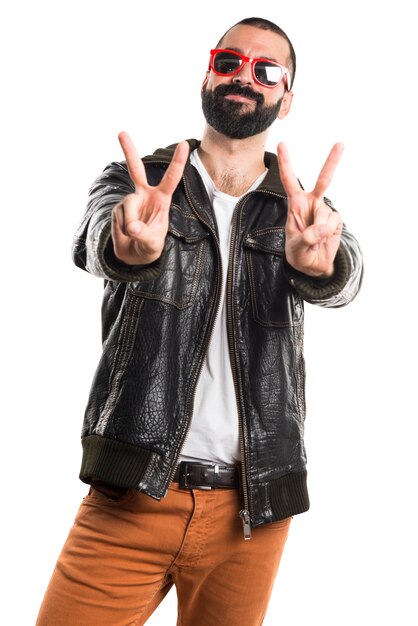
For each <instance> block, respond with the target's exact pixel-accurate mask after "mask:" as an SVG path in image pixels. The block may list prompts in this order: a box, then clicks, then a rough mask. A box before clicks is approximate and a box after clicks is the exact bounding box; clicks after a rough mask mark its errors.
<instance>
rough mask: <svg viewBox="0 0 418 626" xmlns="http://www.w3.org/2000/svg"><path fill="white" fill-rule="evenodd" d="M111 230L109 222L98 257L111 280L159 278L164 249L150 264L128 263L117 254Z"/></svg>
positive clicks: (132, 280)
mask: <svg viewBox="0 0 418 626" xmlns="http://www.w3.org/2000/svg"><path fill="white" fill-rule="evenodd" d="M111 231H112V229H111V225H110V222H109V223H107V224H105V226H104V227H103V230H102V232H101V233H100V240H99V243H98V245H97V258H98V262H99V265H100V266H101V267H102V270H103V272H104V274H105V275H106V276H107V277H108V278H109V279H110V280H116V281H118V282H135V281H139V282H148V281H150V280H154V279H155V278H157V276H158V274H159V273H160V271H161V269H162V267H163V259H164V251H163V253H162V254H161V256H160V257H159V258H158V259H156V261H154V262H153V263H149V264H148V265H127V264H126V263H123V262H122V261H119V259H117V258H116V256H115V253H114V250H113V244H112V240H111Z"/></svg>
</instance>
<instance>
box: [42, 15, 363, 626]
mask: <svg viewBox="0 0 418 626" xmlns="http://www.w3.org/2000/svg"><path fill="white" fill-rule="evenodd" d="M295 67H296V60H295V54H294V51H293V47H292V45H291V43H290V41H289V39H288V37H287V35H286V34H285V33H284V32H283V31H282V30H281V29H280V28H278V27H277V26H276V25H275V24H272V23H271V22H269V21H266V20H263V19H260V18H249V19H247V20H243V21H241V22H239V23H238V24H236V25H235V26H233V27H232V28H231V29H230V30H228V31H227V33H226V34H225V35H224V36H223V37H222V39H221V40H220V42H219V43H218V45H217V47H216V49H214V50H212V51H211V53H210V64H209V69H208V71H207V74H206V78H205V82H204V85H203V87H202V105H203V111H204V115H205V117H206V121H207V124H206V127H205V130H204V133H203V138H202V141H201V142H198V141H196V140H190V141H187V142H186V141H184V142H181V143H179V144H178V145H177V146H176V147H175V146H170V147H169V148H166V149H163V150H157V151H156V152H155V153H154V154H153V155H151V156H149V157H146V158H145V159H144V160H143V162H142V161H141V159H140V158H139V156H138V154H137V152H136V149H135V147H134V145H133V143H132V141H131V139H130V137H129V136H128V135H127V134H126V133H121V134H120V136H119V140H120V143H121V146H122V149H123V152H124V154H125V157H126V163H112V164H111V165H110V166H109V167H108V168H106V170H105V171H104V173H103V174H102V176H100V177H99V179H98V180H97V181H96V183H95V185H94V186H93V188H92V190H91V194H90V200H89V205H88V209H87V213H86V216H85V219H84V221H83V223H82V225H81V226H80V229H79V231H78V233H77V236H76V240H75V244H74V259H75V263H76V264H77V265H78V266H80V267H82V268H83V269H86V270H88V271H89V272H91V273H93V274H96V275H98V276H101V277H102V278H104V279H105V281H106V283H105V295H104V301H103V356H102V358H101V361H100V363H99V366H98V369H97V372H96V376H95V379H94V382H93V385H92V390H91V394H90V398H89V401H88V405H87V409H86V415H85V421H84V426H83V432H82V442H83V460H82V467H81V472H80V478H81V480H83V481H84V482H86V483H90V484H91V488H90V492H89V494H88V495H87V496H86V498H85V499H84V501H83V503H82V505H81V507H80V510H79V512H78V515H77V518H76V521H75V525H74V527H73V528H72V530H71V532H70V535H69V537H68V540H67V542H66V544H65V546H64V549H63V551H62V553H61V555H60V557H59V560H58V563H57V567H56V569H55V571H54V574H53V577H52V580H51V583H50V585H49V588H48V590H47V593H46V596H45V599H44V603H43V606H42V607H41V611H40V614H39V617H38V622H37V623H38V624H40V625H44V624H51V625H54V626H56V625H64V624H68V625H70V624H71V625H73V624H85V625H86V626H87V625H94V624H100V625H107V624H109V625H113V626H115V625H120V626H126V625H127V624H135V625H139V624H143V623H145V621H146V619H147V618H148V616H149V615H150V614H151V613H152V612H153V610H154V609H155V607H156V606H157V605H158V604H159V602H161V600H162V599H163V598H164V596H165V595H166V593H167V592H168V590H169V589H170V587H171V586H172V585H173V584H175V585H176V589H177V594H178V601H179V621H178V623H179V624H182V625H183V626H192V625H193V626H196V625H199V626H200V625H203V626H227V625H228V626H234V625H238V624H239V625H240V626H245V625H248V626H252V625H254V626H255V625H256V624H260V623H262V621H263V618H264V614H265V612H266V609H267V605H268V600H269V597H270V593H271V589H272V586H273V582H274V578H275V575H276V572H277V568H278V565H279V561H280V557H281V554H282V550H283V547H284V544H285V541H286V537H287V533H288V529H289V524H290V520H291V517H292V516H293V515H295V514H298V513H301V512H303V511H306V510H307V509H308V507H309V499H308V492H307V487H306V456H305V448H304V443H303V427H304V417H305V398H304V361H303V353H302V347H303V346H302V342H303V300H307V301H309V302H312V303H315V304H319V305H321V306H334V307H337V306H342V305H344V304H347V303H348V302H349V301H350V300H352V299H353V298H354V297H355V295H356V293H357V291H358V289H359V286H360V282H361V272H362V269H361V254H360V251H359V248H358V245H357V243H356V241H355V239H354V238H353V237H352V236H351V235H349V234H348V232H347V231H346V229H345V227H344V226H343V224H342V221H341V218H340V216H339V215H338V213H337V212H336V211H334V210H333V209H332V208H331V205H330V203H329V201H326V200H325V199H324V192H325V190H326V189H327V187H328V185H329V183H330V181H331V178H332V175H333V172H334V170H335V168H336V166H337V163H338V160H339V158H340V156H341V152H342V146H341V145H340V144H336V145H335V146H334V147H333V149H332V150H331V153H330V155H329V157H328V159H327V161H326V163H325V165H324V167H323V169H322V170H321V173H320V175H319V178H318V180H317V183H316V185H315V188H314V190H313V191H312V192H310V193H308V192H305V191H303V190H302V189H301V187H300V184H299V182H298V180H297V178H296V176H295V174H294V173H293V171H292V167H291V164H290V161H289V157H288V153H287V150H286V147H285V146H284V145H282V144H280V145H279V147H278V163H277V159H276V157H275V155H273V154H269V153H264V145H265V141H266V137H267V133H268V130H269V127H270V126H271V124H272V123H273V121H274V120H275V119H276V118H277V117H278V118H279V119H284V118H285V117H286V115H287V114H288V112H289V110H290V107H291V103H292V95H293V94H292V91H291V86H292V82H293V78H294V73H295ZM278 165H279V168H278ZM279 171H280V175H279ZM249 539H251V541H246V540H249Z"/></svg>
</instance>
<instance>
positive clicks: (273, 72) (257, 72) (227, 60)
mask: <svg viewBox="0 0 418 626" xmlns="http://www.w3.org/2000/svg"><path fill="white" fill-rule="evenodd" d="M244 63H250V65H251V71H252V75H253V78H254V80H255V82H256V83H258V84H259V85H262V86H263V87H269V88H270V89H272V88H273V87H277V85H278V84H279V83H280V81H281V80H284V81H285V83H286V89H289V70H288V69H287V67H284V66H283V65H280V63H276V62H275V61H270V60H269V59H252V58H250V57H246V56H244V55H243V54H240V53H239V52H236V51H235V50H223V49H220V48H217V49H215V50H211V51H210V61H209V69H211V70H213V72H215V74H218V76H234V74H238V72H239V71H240V70H241V69H242V66H243V65H244Z"/></svg>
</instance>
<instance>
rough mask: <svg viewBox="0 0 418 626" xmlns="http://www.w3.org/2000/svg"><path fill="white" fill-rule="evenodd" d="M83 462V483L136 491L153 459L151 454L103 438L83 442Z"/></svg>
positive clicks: (147, 451) (123, 443) (81, 475)
mask: <svg viewBox="0 0 418 626" xmlns="http://www.w3.org/2000/svg"><path fill="white" fill-rule="evenodd" d="M82 445H83V459H82V463H81V469H80V480H82V481H83V482H84V483H91V479H92V477H93V476H94V477H95V478H97V479H98V480H103V481H104V482H107V483H110V484H111V485H115V486H117V487H134V488H137V487H138V485H139V483H140V482H141V479H142V477H143V475H144V473H145V470H146V468H147V465H148V463H149V461H150V459H151V457H152V455H153V452H151V451H150V450H145V449H144V448H139V447H137V446H133V445H131V444H129V443H125V442H123V441H117V440H116V439H106V438H105V437H102V436H100V435H89V436H88V437H85V438H84V439H82Z"/></svg>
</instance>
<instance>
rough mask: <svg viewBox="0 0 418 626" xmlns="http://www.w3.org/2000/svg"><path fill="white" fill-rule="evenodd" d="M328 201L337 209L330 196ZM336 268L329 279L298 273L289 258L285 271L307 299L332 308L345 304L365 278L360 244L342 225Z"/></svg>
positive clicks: (354, 295) (350, 299)
mask: <svg viewBox="0 0 418 626" xmlns="http://www.w3.org/2000/svg"><path fill="white" fill-rule="evenodd" d="M325 201H326V202H327V204H328V205H329V206H330V207H331V208H332V209H333V210H335V209H334V207H333V206H332V203H331V202H330V201H329V200H328V199H325ZM334 267H335V271H334V274H333V275H332V276H331V277H330V278H326V279H323V278H313V277H311V276H307V275H306V274H303V273H302V272H298V271H297V270H295V269H294V268H293V267H292V266H291V265H289V263H288V262H287V260H286V258H285V259H284V262H283V271H284V274H285V276H286V278H287V280H288V281H289V283H290V284H291V285H292V287H293V288H294V289H296V291H297V292H298V293H299V295H300V296H301V297H302V298H303V299H304V300H306V301H307V302H310V303H311V304H318V305H319V306H323V307H329V308H337V307H341V306H345V305H346V304H348V303H349V302H351V301H352V300H354V298H355V297H356V295H357V293H358V292H359V290H360V287H361V282H362V279H363V256H362V253H361V250H360V246H359V244H358V242H357V240H356V239H355V237H353V235H351V234H350V233H349V232H348V231H347V229H346V227H345V226H343V230H342V234H341V243H340V247H339V249H338V251H337V255H336V257H335V261H334Z"/></svg>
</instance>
